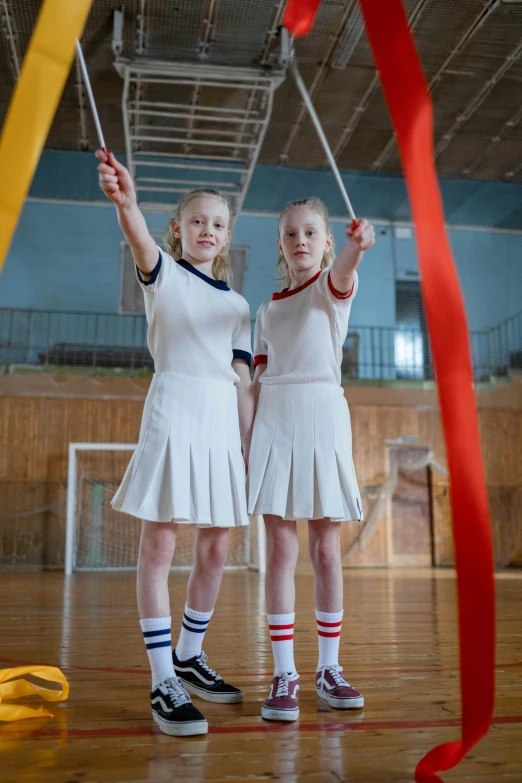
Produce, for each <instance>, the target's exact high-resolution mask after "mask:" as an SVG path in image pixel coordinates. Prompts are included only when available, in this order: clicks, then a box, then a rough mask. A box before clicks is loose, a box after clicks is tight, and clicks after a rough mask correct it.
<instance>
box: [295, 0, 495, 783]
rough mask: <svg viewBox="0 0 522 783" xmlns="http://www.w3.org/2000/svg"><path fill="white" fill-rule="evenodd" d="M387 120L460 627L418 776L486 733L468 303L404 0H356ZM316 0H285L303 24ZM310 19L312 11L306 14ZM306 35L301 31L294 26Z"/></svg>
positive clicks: (490, 645)
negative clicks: (437, 443) (455, 698)
mask: <svg viewBox="0 0 522 783" xmlns="http://www.w3.org/2000/svg"><path fill="white" fill-rule="evenodd" d="M359 2H360V5H361V9H362V12H363V15H364V19H365V23H366V30H367V33H368V39H369V41H370V44H371V46H372V49H373V54H374V58H375V62H376V64H377V68H378V69H379V73H380V78H381V83H382V87H383V91H384V94H385V96H386V100H387V103H388V108H389V111H390V114H391V117H392V120H393V125H394V128H395V132H396V135H397V141H398V145H399V150H400V153H401V158H402V165H403V169H404V173H405V178H406V185H407V188H408V194H409V199H410V204H411V210H412V214H413V220H414V224H415V233H416V242H417V249H418V254H419V264H420V269H421V273H422V275H421V281H422V294H423V299H424V307H425V311H426V318H427V322H428V330H429V335H430V342H431V348H432V354H433V360H434V364H435V370H436V378H437V387H438V394H439V401H440V408H441V416H442V426H443V430H444V438H445V442H446V453H447V460H448V468H449V474H450V485H451V509H452V517H453V539H454V544H455V565H456V571H457V592H458V604H459V634H460V680H461V695H462V724H461V725H462V739H461V740H459V741H456V742H448V743H445V744H443V745H438V746H437V747H435V748H433V750H431V751H430V752H429V753H427V754H426V755H425V756H424V758H422V759H421V761H420V762H419V764H418V765H417V769H416V770H415V778H416V780H417V783H433V781H440V778H439V777H438V776H437V774H436V773H437V772H439V771H441V770H447V769H451V768H452V767H454V766H456V765H457V764H458V763H459V762H460V761H461V760H462V759H463V758H464V756H465V755H466V754H467V753H468V751H469V750H470V749H471V748H472V747H473V746H474V745H475V744H476V743H477V742H478V741H479V740H480V739H481V738H482V737H484V736H485V735H486V734H487V732H488V729H489V727H490V724H491V718H492V714H493V702H494V665H495V661H494V656H495V595H494V574H493V551H492V542H491V524H490V518H489V510H488V498H487V491H486V484H485V479H484V468H483V464H482V458H481V449H480V438H479V427H478V419H477V412H476V404H475V397H474V392H473V375H472V369H471V359H470V350H469V339H468V330H467V323H466V315H465V311H464V304H463V301H462V295H461V292H460V286H459V282H458V278H457V273H456V269H455V264H454V261H453V257H452V253H451V249H450V246H449V242H448V238H447V235H446V230H445V225H444V212H443V208H442V200H441V196H440V191H439V187H438V183H437V174H436V171H435V165H434V153H433V139H432V134H433V109H432V104H431V100H430V96H429V92H428V87H427V84H426V80H425V78H424V74H423V72H422V67H421V64H420V61H419V57H418V54H417V51H416V49H415V44H414V41H413V38H412V35H411V33H410V31H409V27H408V20H407V18H406V15H405V13H404V8H403V6H402V3H401V1H400V0H386V1H385V2H383V0H359ZM318 6H319V2H317V0H314V1H313V2H312V1H311V0H304V1H303V2H299V0H290V4H289V6H288V9H287V13H286V16H285V23H286V19H287V18H288V19H289V20H293V22H292V23H293V24H294V25H295V29H294V30H292V29H291V30H290V32H294V35H298V34H299V33H298V30H301V29H303V28H302V27H300V26H298V25H297V24H296V23H295V17H296V15H297V12H298V9H299V8H300V7H302V9H303V27H305V28H307V29H309V25H310V21H309V20H310V14H311V10H312V7H315V10H317V8H318ZM312 23H313V17H312ZM300 34H302V33H300Z"/></svg>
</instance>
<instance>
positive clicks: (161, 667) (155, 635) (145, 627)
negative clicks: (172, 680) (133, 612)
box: [140, 617, 176, 689]
mask: <svg viewBox="0 0 522 783" xmlns="http://www.w3.org/2000/svg"><path fill="white" fill-rule="evenodd" d="M170 624H171V620H170V617H149V618H148V619H146V620H140V625H141V630H142V631H143V638H144V640H145V647H146V648H147V655H148V656H149V663H150V669H151V672H152V688H153V689H154V686H155V685H157V684H158V683H159V682H161V680H164V679H166V678H167V677H175V676H176V675H175V674H174V665H173V663H172V637H171V631H170Z"/></svg>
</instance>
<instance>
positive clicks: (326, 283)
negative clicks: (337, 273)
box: [319, 267, 359, 308]
mask: <svg viewBox="0 0 522 783" xmlns="http://www.w3.org/2000/svg"><path fill="white" fill-rule="evenodd" d="M330 272H331V267H330V268H328V269H325V270H324V272H323V273H322V275H321V277H320V278H319V279H320V281H321V282H320V286H321V289H322V291H323V293H324V294H326V296H327V297H328V299H329V300H330V302H332V303H333V304H335V305H337V306H339V307H343V308H344V307H351V304H352V302H353V300H354V299H355V295H356V293H357V289H358V287H359V277H358V275H357V271H354V273H353V285H352V290H351V291H349V292H348V293H343V292H341V291H337V289H336V288H335V287H334V284H333V283H332V278H331V275H330Z"/></svg>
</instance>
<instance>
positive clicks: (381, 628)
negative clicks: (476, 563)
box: [0, 569, 522, 783]
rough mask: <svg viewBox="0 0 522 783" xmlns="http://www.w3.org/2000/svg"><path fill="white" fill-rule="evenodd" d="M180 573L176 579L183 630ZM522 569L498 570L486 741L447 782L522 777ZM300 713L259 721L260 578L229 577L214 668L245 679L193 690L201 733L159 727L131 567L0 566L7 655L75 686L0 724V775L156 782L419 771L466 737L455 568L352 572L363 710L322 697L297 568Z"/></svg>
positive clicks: (318, 778) (403, 776) (308, 591)
mask: <svg viewBox="0 0 522 783" xmlns="http://www.w3.org/2000/svg"><path fill="white" fill-rule="evenodd" d="M186 576H187V575H186V573H174V574H173V575H172V577H171V596H172V605H173V638H174V639H176V638H177V626H178V622H179V620H180V618H181V614H182V606H183V596H184V585H185V581H186ZM521 588H522V572H518V573H517V572H513V573H509V574H502V575H500V576H499V577H498V579H497V599H498V647H497V650H498V651H497V701H496V708H495V719H494V725H493V728H492V730H491V732H490V734H489V736H488V737H487V738H486V739H485V740H484V741H483V742H482V743H481V744H480V746H479V747H478V748H475V749H474V750H473V751H472V752H471V754H470V756H469V757H468V759H466V760H465V761H464V762H463V763H462V764H461V765H460V767H458V768H457V770H455V771H452V772H448V773H445V774H444V780H445V781H457V780H458V781H466V783H474V782H475V781H486V782H487V783H500V782H501V781H510V783H515V781H517V782H518V781H522V742H521V735H522V601H521ZM297 596H298V598H297V616H296V633H295V641H296V659H297V665H298V668H299V670H300V673H301V694H300V697H301V699H300V700H301V717H300V720H299V723H297V724H289V725H281V724H270V723H266V722H264V721H262V720H261V717H260V707H261V703H262V701H263V700H264V698H265V696H266V693H267V688H268V684H269V682H270V679H271V676H272V661H271V650H270V641H269V637H268V634H267V630H266V622H265V616H264V601H263V585H262V581H261V580H260V579H259V577H258V576H257V574H255V573H252V572H244V571H236V572H228V573H226V574H225V577H224V580H223V586H222V590H221V594H220V598H219V602H218V606H217V608H216V612H215V614H214V617H213V619H212V621H211V624H210V629H209V632H208V633H207V636H206V639H205V650H206V652H207V653H208V654H209V663H210V664H211V665H212V666H214V667H215V668H216V669H217V670H218V671H219V672H220V673H222V674H223V675H225V676H226V677H227V679H229V680H230V681H231V682H233V683H235V684H237V685H240V686H242V688H243V689H244V692H245V700H244V703H243V704H240V705H230V706H227V705H219V704H207V703H205V702H201V701H200V700H196V703H197V705H198V707H201V708H202V709H203V710H204V713H205V715H206V716H207V718H208V721H209V725H210V732H209V734H208V736H207V737H206V738H203V739H201V738H199V739H198V738H190V739H176V738H170V737H167V736H165V735H163V734H160V733H159V732H158V731H157V730H156V728H155V727H154V724H153V722H152V719H151V716H150V709H149V703H148V693H149V685H150V681H149V673H148V668H147V659H146V654H145V650H144V647H143V641H142V638H141V633H140V629H139V625H138V621H137V613H136V608H135V599H134V574H131V573H124V574H104V575H96V574H77V575H75V576H74V577H72V578H70V579H69V580H64V577H63V576H62V575H61V574H57V573H43V574H8V573H3V574H0V617H1V618H2V619H1V636H0V659H1V660H0V666H13V665H16V664H24V663H46V664H53V665H58V666H61V667H62V669H63V671H64V673H65V674H66V676H67V677H68V679H69V682H70V685H71V693H70V697H69V700H68V701H67V702H66V703H63V704H51V705H49V706H50V710H51V712H53V714H54V716H55V717H54V719H47V720H43V719H38V720H31V721H24V722H19V723H11V724H5V723H4V724H1V725H0V759H1V761H0V779H1V780H2V782H3V783H15V782H16V783H44V782H45V783H47V782H48V781H49V782H50V781H52V783H105V782H107V783H130V782H131V781H132V783H145V782H146V781H158V783H160V782H161V783H162V782H163V781H165V783H166V782H167V781H187V782H188V783H195V782H196V781H262V780H265V781H275V780H278V781H284V783H297V781H309V782H310V783H312V782H313V783H316V782H317V783H319V782H321V783H323V781H324V783H340V781H345V782H346V783H390V782H393V781H397V782H398V781H401V783H402V782H403V781H404V783H406V781H408V782H410V781H412V780H413V771H414V768H415V764H416V762H417V761H418V760H419V758H420V757H421V755H422V754H423V753H425V752H426V751H427V750H428V749H429V748H431V747H433V746H434V745H435V744H436V743H439V742H443V741H447V740H452V739H456V738H457V737H458V734H459V680H458V670H457V665H458V649H457V642H456V639H457V637H456V607H455V581H454V574H453V572H452V571H446V570H444V571H440V570H439V571H431V570H428V569H426V570H422V571H419V570H416V571H413V570H393V571H392V570H384V569H383V570H350V571H347V572H346V574H345V619H344V630H343V636H342V640H341V662H342V664H343V665H344V668H345V673H346V674H347V677H348V679H349V680H350V681H351V682H352V683H353V684H354V685H355V686H356V687H357V688H359V689H360V690H361V691H362V692H363V693H364V695H365V698H366V706H365V708H364V710H360V711H353V712H341V711H334V710H332V709H330V708H329V707H328V706H327V705H326V704H323V703H318V701H317V699H316V696H315V690H314V679H313V675H314V671H315V665H316V645H317V642H316V631H315V620H314V612H313V606H314V604H313V577H312V576H311V575H310V574H306V573H301V574H299V575H298V577H297Z"/></svg>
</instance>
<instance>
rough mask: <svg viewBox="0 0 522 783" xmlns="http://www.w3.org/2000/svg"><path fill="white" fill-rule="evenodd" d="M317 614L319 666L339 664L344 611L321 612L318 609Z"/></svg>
mask: <svg viewBox="0 0 522 783" xmlns="http://www.w3.org/2000/svg"><path fill="white" fill-rule="evenodd" d="M315 616H316V618H317V638H318V639H319V663H318V664H317V668H318V669H320V668H321V667H323V666H338V665H339V642H340V640H341V628H342V625H343V611H342V610H341V611H340V612H319V611H318V610H317V609H316V610H315Z"/></svg>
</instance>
